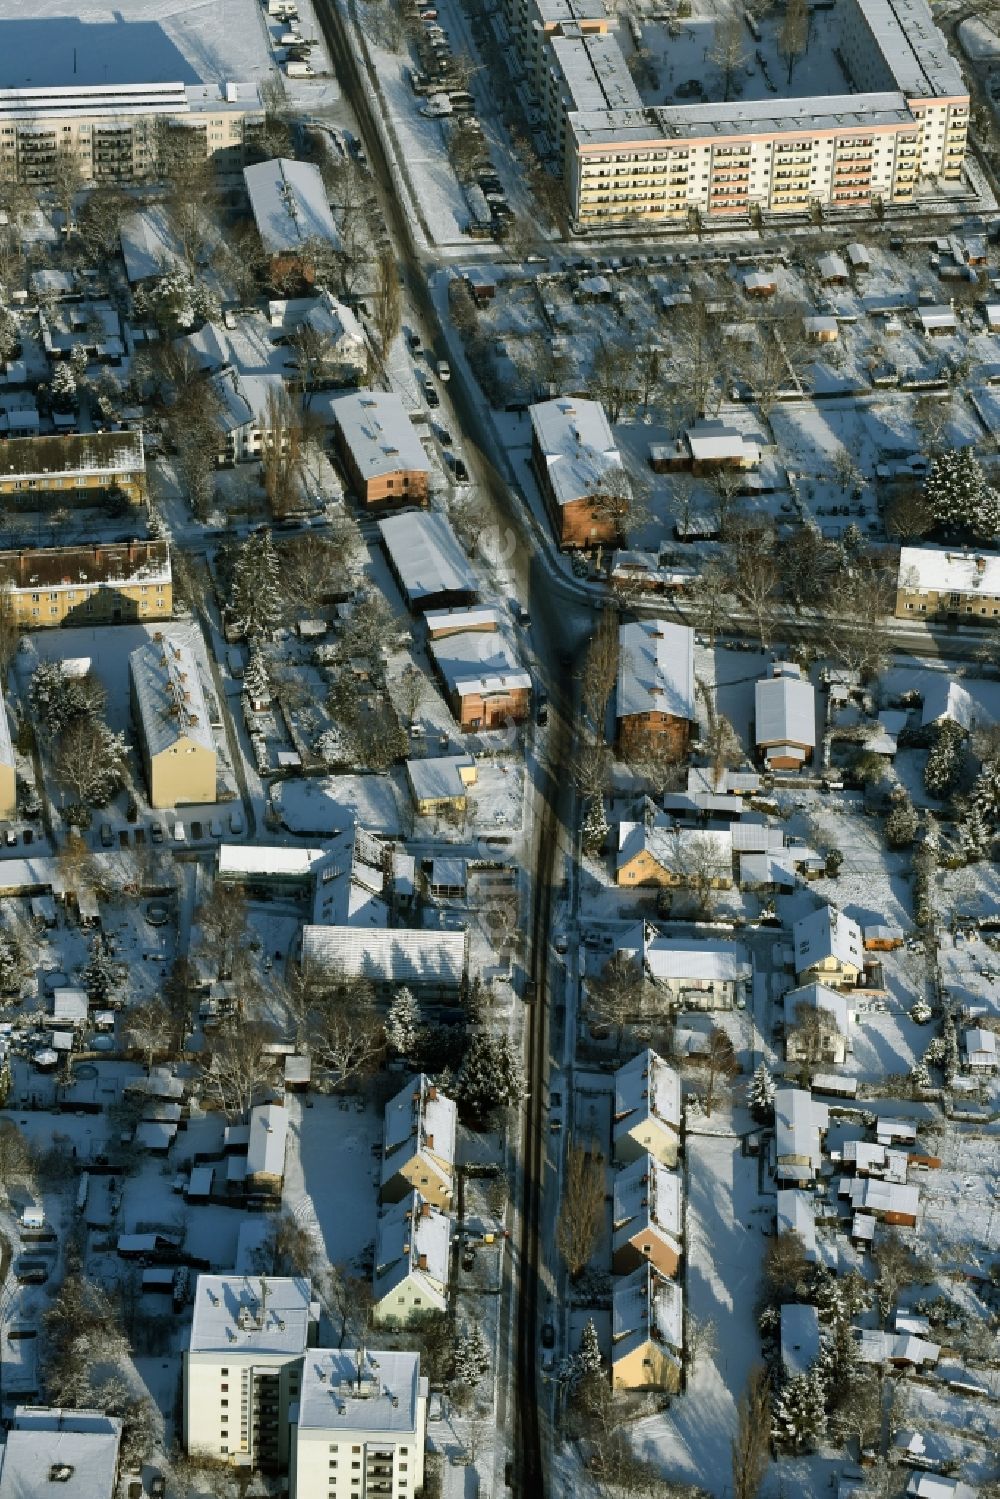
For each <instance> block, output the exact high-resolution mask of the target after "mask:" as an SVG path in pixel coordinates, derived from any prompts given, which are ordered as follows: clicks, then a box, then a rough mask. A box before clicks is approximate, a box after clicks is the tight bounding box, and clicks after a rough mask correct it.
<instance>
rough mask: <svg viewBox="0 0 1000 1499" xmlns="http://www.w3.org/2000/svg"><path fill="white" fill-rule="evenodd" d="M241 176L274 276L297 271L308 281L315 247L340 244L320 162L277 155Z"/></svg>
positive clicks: (310, 280) (247, 169) (310, 277)
mask: <svg viewBox="0 0 1000 1499" xmlns="http://www.w3.org/2000/svg"><path fill="white" fill-rule="evenodd" d="M243 178H244V181H245V182H246V187H247V196H248V197H249V199H250V211H251V213H252V214H253V217H254V223H255V224H256V225H257V233H258V234H259V235H260V239H261V244H262V245H263V246H264V250H265V252H266V253H267V255H268V256H269V257H270V262H271V275H272V278H274V277H277V278H281V277H285V276H289V275H291V276H292V277H293V278H294V277H295V276H299V277H301V279H302V280H303V281H305V282H309V283H311V282H312V281H313V280H315V276H316V267H315V257H316V247H317V246H320V245H323V244H327V245H332V246H334V247H335V248H338V249H339V248H340V244H341V239H340V233H339V231H338V229H337V226H336V224H335V223H334V221H333V214H332V212H331V211H330V201H329V199H328V197H327V193H326V188H325V187H324V185H323V174H322V173H321V172H320V169H319V167H317V166H314V165H313V164H312V162H308V161H294V160H292V159H291V158H288V157H280V156H279V157H274V158H273V159H272V160H271V161H259V162H257V163H256V164H255V165H254V166H251V167H245V168H244V171H243Z"/></svg>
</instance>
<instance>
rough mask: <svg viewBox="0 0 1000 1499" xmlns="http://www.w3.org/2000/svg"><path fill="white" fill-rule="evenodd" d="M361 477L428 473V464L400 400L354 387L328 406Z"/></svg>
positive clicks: (381, 391) (377, 391) (385, 392)
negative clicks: (349, 392) (347, 393)
mask: <svg viewBox="0 0 1000 1499" xmlns="http://www.w3.org/2000/svg"><path fill="white" fill-rule="evenodd" d="M330 412H331V414H332V416H333V419H334V421H335V422H336V424H337V427H338V428H339V430H340V435H341V437H342V438H343V441H344V442H345V443H346V445H347V447H348V448H349V449H350V451H351V457H352V458H353V460H354V462H355V464H356V465H357V468H358V471H359V473H360V474H361V477H362V478H363V479H366V480H367V479H376V478H380V477H382V476H383V475H384V474H395V473H399V472H400V471H403V470H405V471H406V472H407V473H420V474H429V473H430V471H431V466H430V463H429V461H428V458H427V454H426V453H425V452H424V450H423V447H422V446H421V443H420V438H419V437H418V436H417V433H416V429H415V428H414V425H413V423H412V422H411V421H410V417H409V414H408V412H407V410H406V407H405V406H404V405H403V402H402V400H401V399H400V397H399V396H398V395H396V393H395V392H394V391H384V390H356V391H353V392H352V393H351V394H350V395H348V396H340V397H339V399H337V400H336V401H333V402H332V403H331V406H330Z"/></svg>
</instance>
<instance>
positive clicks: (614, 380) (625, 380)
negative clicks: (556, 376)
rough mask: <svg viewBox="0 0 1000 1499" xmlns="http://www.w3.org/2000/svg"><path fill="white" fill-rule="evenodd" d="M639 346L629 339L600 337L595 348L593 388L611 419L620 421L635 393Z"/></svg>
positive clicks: (611, 420)
mask: <svg viewBox="0 0 1000 1499" xmlns="http://www.w3.org/2000/svg"><path fill="white" fill-rule="evenodd" d="M635 363H636V360H635V349H634V348H633V347H632V346H631V344H628V343H625V342H612V341H611V340H609V339H606V338H603V337H601V338H599V339H598V341H597V348H596V349H595V351H594V363H593V368H592V370H591V376H590V388H591V391H592V393H593V396H594V399H595V400H596V401H600V402H601V404H602V405H603V407H604V410H605V412H606V413H607V418H608V421H609V422H617V421H618V420H619V419H620V418H621V415H622V413H623V411H624V410H625V407H626V405H627V404H628V402H629V401H630V400H631V399H632V398H633V396H634V395H635Z"/></svg>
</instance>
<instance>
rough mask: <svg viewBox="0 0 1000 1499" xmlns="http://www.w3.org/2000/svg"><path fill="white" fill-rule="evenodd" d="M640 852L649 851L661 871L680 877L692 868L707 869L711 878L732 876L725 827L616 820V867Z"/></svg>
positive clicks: (730, 840) (729, 839) (730, 847)
mask: <svg viewBox="0 0 1000 1499" xmlns="http://www.w3.org/2000/svg"><path fill="white" fill-rule="evenodd" d="M641 853H648V854H649V856H650V858H651V859H652V860H653V861H654V863H656V864H658V865H659V867H660V868H661V869H662V870H664V871H665V872H666V873H668V874H673V875H676V876H678V877H679V878H681V879H683V878H684V877H685V875H688V874H690V873H691V872H692V871H697V872H698V873H699V874H700V873H702V872H706V873H708V874H709V875H710V876H711V878H712V879H720V880H722V879H732V875H733V838H732V834H731V833H730V832H729V829H728V828H725V829H719V828H682V827H676V826H669V827H668V826H665V825H664V824H663V823H652V824H650V823H647V822H646V821H643V822H622V823H619V825H618V853H617V856H616V863H617V867H618V868H619V869H621V868H623V866H624V865H626V864H631V862H632V860H633V859H635V858H636V857H638V855H639V854H641Z"/></svg>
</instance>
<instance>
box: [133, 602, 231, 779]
mask: <svg viewBox="0 0 1000 1499" xmlns="http://www.w3.org/2000/svg"><path fill="white" fill-rule="evenodd" d="M128 659H129V669H130V672H131V676H132V684H133V687H134V689H135V698H136V702H137V704H138V709H139V716H140V718H141V720H142V733H143V738H144V739H145V742H146V747H147V750H148V752H149V755H150V757H153V756H155V755H158V754H161V753H162V752H163V751H164V750H167V749H170V748H171V746H172V745H175V744H177V743H179V742H180V741H182V740H185V739H186V740H190V742H191V743H192V744H196V745H199V746H200V747H201V748H202V749H206V750H213V751H214V749H215V739H214V737H213V735H212V725H211V723H210V722H209V716H208V705H207V704H206V702H205V694H204V692H203V691H202V686H201V675H200V673H199V671H198V663H197V661H196V660H195V657H194V653H193V652H192V650H191V648H190V646H189V645H187V644H186V643H185V642H184V641H182V640H178V639H176V638H175V637H173V636H170V635H167V634H165V633H164V632H162V631H157V632H156V634H154V636H153V638H152V639H151V640H148V641H147V642H146V644H145V645H141V646H139V648H138V649H137V650H134V651H133V652H132V654H131V655H130V656H129V658H128Z"/></svg>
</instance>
